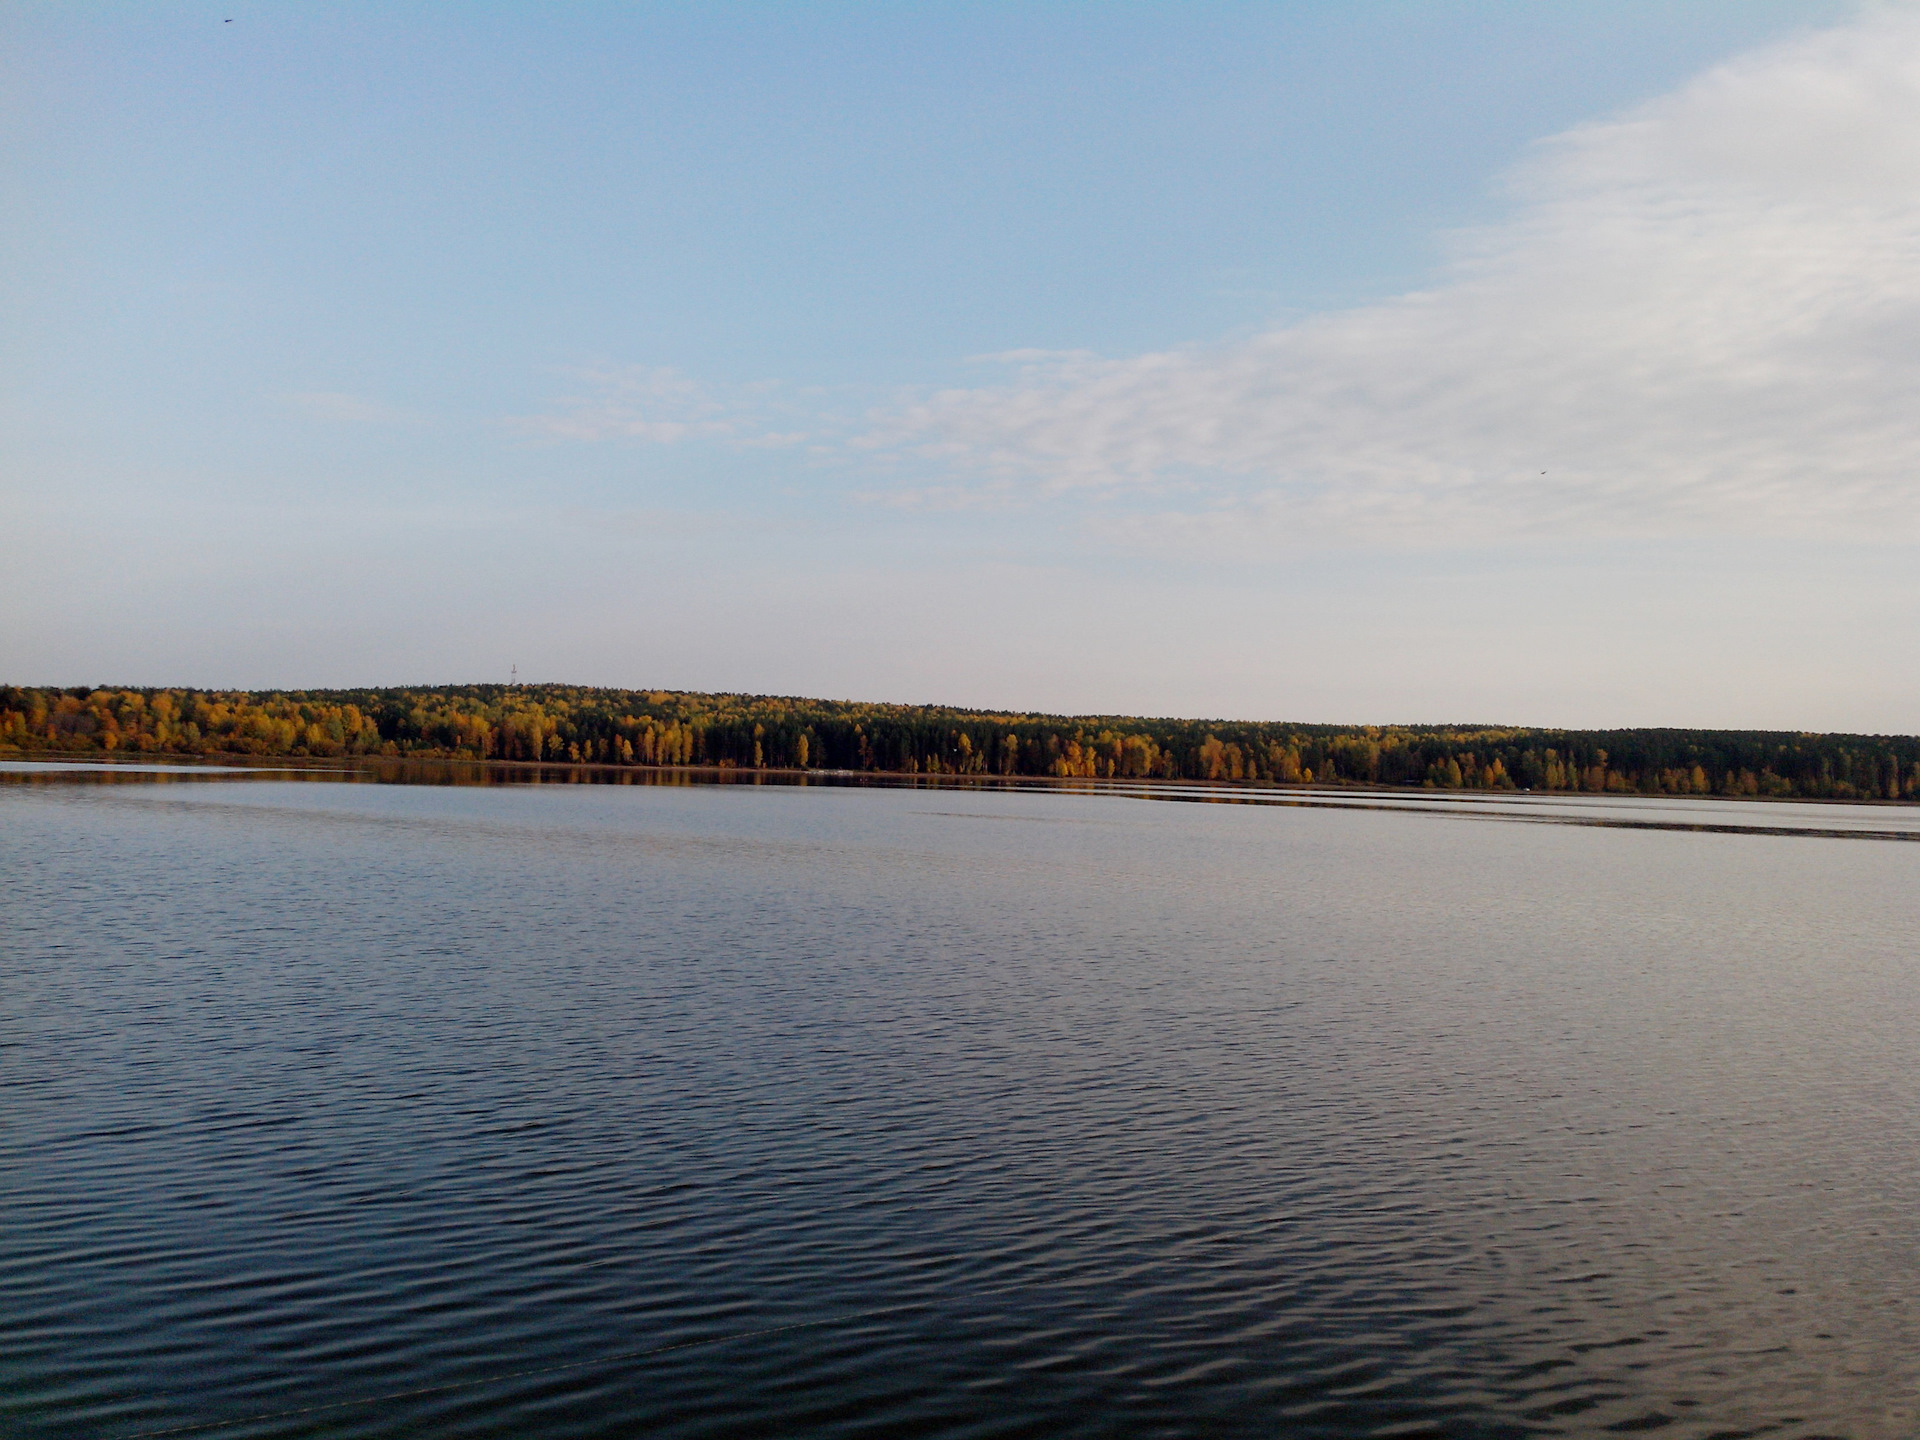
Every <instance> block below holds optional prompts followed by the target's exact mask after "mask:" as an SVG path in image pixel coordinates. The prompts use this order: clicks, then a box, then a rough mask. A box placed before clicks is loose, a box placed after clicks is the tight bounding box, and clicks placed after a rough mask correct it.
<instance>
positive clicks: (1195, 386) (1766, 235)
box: [857, 9, 1920, 546]
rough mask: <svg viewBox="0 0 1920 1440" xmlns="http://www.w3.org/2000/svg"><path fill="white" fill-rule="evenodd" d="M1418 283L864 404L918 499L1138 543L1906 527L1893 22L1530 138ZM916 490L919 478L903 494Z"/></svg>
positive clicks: (1914, 399) (1916, 338)
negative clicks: (1078, 502)
mask: <svg viewBox="0 0 1920 1440" xmlns="http://www.w3.org/2000/svg"><path fill="white" fill-rule="evenodd" d="M1505 188H1506V192H1507V194H1508V196H1509V198H1510V200H1511V208H1510V211H1509V215H1508V218H1507V219H1506V220H1504V221H1503V222H1501V223H1499V224H1497V225H1494V226H1491V227H1488V228H1485V229H1482V230H1479V231H1475V232H1471V233H1466V234H1462V235H1459V236H1456V237H1454V241H1455V248H1454V251H1453V255H1452V258H1451V260H1450V263H1449V266H1448V268H1447V270H1446V272H1445V274H1444V275H1443V277H1442V278H1441V280H1440V282H1439V283H1437V284H1436V285H1435V286H1434V287H1432V288H1431V289H1427V290H1424V291H1421V292H1419V293H1415V294H1408V295H1403V296H1400V297H1397V298H1395V299H1392V300H1389V301H1386V302H1383V303H1378V304H1371V305H1367V306H1363V307H1359V308H1355V309H1348V310H1342V311H1338V312H1331V313H1327V314H1322V315H1319V316H1315V317H1311V318H1309V319H1306V320H1304V321H1302V322H1300V323H1297V324H1290V325H1287V326H1285V327H1284V328H1279V329H1274V330H1271V331H1268V332H1266V333H1263V334H1258V335H1256V336H1254V337H1252V338H1250V339H1246V340H1241V341H1235V342H1231V343H1222V344H1215V345H1195V346H1192V347H1188V348H1183V349H1176V350H1170V351H1165V352H1160V353H1154V354H1145V355H1136V356H1132V357H1127V358H1119V359H1111V358H1101V357H1097V356H1092V355H1086V354H1079V353H1074V354H1046V353H1037V352H1018V353H1015V354H1012V355H1009V356H1005V357H1001V359H1002V362H1003V363H1004V364H1005V365H1006V366H1007V367H1008V370H1009V373H1008V375H1007V378H1006V379H1005V380H1004V381H1002V382H1000V383H996V384H992V385H986V386H980V387H973V388H963V389H953V390H945V391H941V392H938V393H934V394H931V395H927V396H924V397H922V398H920V399H918V400H916V401H913V402H912V403H907V404H903V405H899V406H895V407H893V408H891V409H887V410H884V411H881V412H877V413H876V414H875V415H874V416H873V417H872V419H871V421H870V423H869V425H868V428H867V430H866V433H865V434H864V435H862V436H861V437H859V440H858V442H857V443H858V444H859V445H860V447H861V448H862V449H864V450H865V451H866V452H867V453H868V454H869V455H870V456H872V457H873V458H875V459H876V460H879V461H883V462H886V463H887V464H889V465H890V466H891V467H893V468H894V469H895V471H896V472H900V471H904V472H906V473H909V474H912V475H915V476H918V477H920V482H921V483H920V484H919V486H918V487H917V493H924V494H927V495H930V496H936V497H937V496H942V495H945V496H962V497H971V498H973V499H980V498H983V497H985V498H993V497H998V498H1000V499H1002V500H1011V501H1016V502H1022V503H1024V502H1027V501H1030V500H1032V499H1035V498H1041V497H1049V496H1052V497H1079V498H1085V499H1094V498H1100V499H1104V500H1107V501H1109V502H1114V503H1110V504H1108V505H1105V506H1103V507H1100V508H1099V509H1097V510H1096V514H1098V515H1099V516H1101V517H1103V518H1102V519H1101V520H1100V521H1099V523H1100V524H1101V525H1103V526H1104V527H1105V528H1106V529H1108V530H1109V531H1110V532H1112V533H1116V534H1120V535H1127V536H1132V537H1134V538H1137V539H1141V540H1153V541H1155V542H1156V543H1164V542H1166V541H1168V540H1175V539H1180V538H1183V537H1184V538H1185V539H1188V540H1191V541H1193V542H1195V543H1198V544H1204V545H1208V546H1218V545H1229V546H1233V545H1243V544H1254V545H1260V546H1270V545H1271V544H1272V543H1273V542H1274V541H1275V540H1276V539H1283V538H1288V537H1294V538H1301V539H1335V540H1347V541H1351V540H1362V541H1364V540H1368V539H1376V540H1385V541H1392V542H1407V541H1413V542H1421V541H1428V542H1434V543H1448V544H1457V543H1461V542H1484V541H1491V540H1516V539H1529V538H1531V539H1540V538H1548V539H1565V538H1576V537H1597V536H1647V535H1676V536H1677V535H1686V534H1698V533H1707V534H1715V535H1753V534H1786V535H1795V534H1804V533H1808V532H1810V531H1818V532H1822V533H1829V534H1834V535H1853V536H1860V535H1867V536H1876V537H1887V536H1897V537H1899V538H1903V539H1912V538H1915V537H1916V536H1920V14H1916V12H1915V11H1913V10H1911V9H1900V10H1883V11H1876V12H1874V13H1872V14H1870V15H1868V16H1867V17H1866V18H1864V19H1862V20H1860V21H1858V22H1856V23H1854V24H1851V25H1848V26H1845V27H1842V28H1838V29H1833V30H1828V31H1823V32H1818V33H1813V34H1806V35H1802V36H1799V37H1796V38H1795V39H1793V40H1790V41H1788V42H1785V43H1781V44H1777V45H1774V46H1771V47H1769V48H1766V49H1764V50H1759V51H1755V52H1753V53H1751V54H1748V55H1746V56H1743V57H1740V58H1738V59H1735V60H1733V61H1731V62H1729V63H1727V64H1724V65H1721V66H1719V67H1717V68H1715V69H1712V70H1710V71H1708V72H1706V73H1704V74H1702V75H1701V76H1699V77H1697V78H1696V79H1695V80H1693V81H1692V82H1690V83H1689V84H1687V85H1686V86H1684V87H1683V88H1681V89H1680V90H1678V91H1677V92H1675V93H1672V94H1670V95H1668V96H1665V97H1663V98H1661V99H1658V100H1656V101H1653V102H1651V103H1649V104H1646V105H1643V106H1641V107H1639V108H1637V109H1634V110H1631V111H1629V112H1626V113H1624V114H1622V115H1619V116H1617V117H1615V118H1613V119H1610V120H1606V121H1603V122H1599V123H1594V124H1590V125H1585V126H1581V127H1579V128H1577V129H1574V130H1572V131H1569V132H1568V133H1566V134H1563V135H1560V136H1557V137H1555V138H1553V139H1551V140H1548V141H1545V142H1543V143H1541V144H1540V145H1539V146H1537V147H1536V148H1535V150H1534V151H1533V153H1531V154H1530V155H1529V156H1528V157H1527V158H1526V160H1525V161H1524V163H1522V164H1521V165H1520V166H1519V167H1518V168H1517V169H1516V170H1515V171H1514V173H1512V174H1511V175H1510V176H1508V177H1507V179H1506V182H1505ZM909 488H914V487H909Z"/></svg>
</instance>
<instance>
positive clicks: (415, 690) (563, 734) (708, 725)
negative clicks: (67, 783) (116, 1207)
mask: <svg viewBox="0 0 1920 1440" xmlns="http://www.w3.org/2000/svg"><path fill="white" fill-rule="evenodd" d="M0 753H6V754H12V755H33V754H40V755H65V756H83V755H103V754H104V755H121V756H125V755H147V756H156V757H157V756H165V755H183V756H223V755H224V756H254V757H315V758H321V757H341V758H348V757H357V756H415V757H433V758H443V759H454V760H491V761H541V762H550V763H559V764H578V765H613V766H650V767H673V766H707V767H718V768H723V769H751V770H832V771H855V772H870V773H893V774H908V775H979V776H1051V777H1058V778H1071V777H1083V778H1093V779H1141V780H1149V779H1154V780H1183V781H1211V782H1218V783H1224V784H1238V785H1251V786H1271V785H1304V784H1354V785H1395V786H1427V787H1435V788H1439V789H1445V790H1468V789H1480V790H1511V789H1530V790H1561V791H1588V792H1607V791H1614V792H1622V793H1631V794H1643V795H1646V794H1692V795H1767V796H1780V797H1803V798H1820V799H1848V800H1859V799H1884V800H1895V799H1920V737H1914V736H1906V735H1816V734H1797V733H1792V732H1783V731H1759V730H1755V731H1729V730H1675V729H1638V730H1590V731H1576V730H1542V729H1522V728H1515V727H1506V726H1478V725H1308V724H1294V723H1289V722H1276V721H1238V720H1178V719H1149V718H1142V717H1139V716H1126V715H1075V716H1068V715H1040V714H1024V713H1018V712H1003V711H991V710H962V709H954V708H950V707H946V706H938V705H883V704H873V703H866V702H858V701H844V700H806V699H797V698H793V697H787V696H772V695H709V694H700V693H694V692H688V691H669V690H609V689H597V688H591V687H585V686H573V685H517V686H507V685H438V686H418V687H400V688H393V689H378V690H276V691H216V690H192V689H136V688H106V689H86V688H79V689H64V690H63V689H35V688H27V687H19V686H0Z"/></svg>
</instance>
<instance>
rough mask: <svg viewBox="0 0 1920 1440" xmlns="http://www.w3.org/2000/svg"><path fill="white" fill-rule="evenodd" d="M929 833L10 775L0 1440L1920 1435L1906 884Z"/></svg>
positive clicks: (1575, 848)
mask: <svg viewBox="0 0 1920 1440" xmlns="http://www.w3.org/2000/svg"><path fill="white" fill-rule="evenodd" d="M928 798H929V797H927V796H926V795H925V794H923V793H918V792H913V791H898V792H887V791H866V790H846V791H833V790H828V791H815V790H809V791H806V792H791V791H790V792H786V793H769V792H766V791H762V790H755V789H749V788H745V787H730V788H726V789H720V788H713V789H706V790H702V789H698V788H687V789H643V788H625V787H623V788H619V789H608V790H601V791H593V790H588V789H584V788H566V789H536V788H531V787H529V788H513V787H495V788H488V789H484V790H456V789H442V788H432V789H428V788H421V789H413V788H406V787H368V786H356V785H330V784H321V783H314V782H313V780H312V779H311V778H307V779H303V780H301V781H299V782H297V783H296V782H294V781H291V780H288V781H262V780H260V779H257V778H253V779H248V780H247V781H246V782H245V783H242V784H236V783H227V782H222V781H218V780H209V781H207V782H204V783H197V784H189V783H182V782H179V781H178V780H169V783H165V784H160V783H152V784H141V783H118V784H114V785H112V786H100V785H79V784H72V785H61V784H53V783H36V784H34V785H31V786H25V785H22V786H11V787H0V864H3V866H4V873H5V874H6V875H7V876H8V881H9V888H8V892H7V900H6V916H5V918H6V924H5V925H4V927H0V1047H3V1048H0V1065H4V1067H5V1074H6V1077H7V1104H6V1109H5V1114H4V1120H5V1124H4V1128H0V1206H4V1214H5V1216H6V1224H5V1225H4V1226H3V1227H0V1377H3V1379H4V1383H3V1384H0V1428H4V1429H5V1430H6V1431H7V1432H8V1433H13V1434H20V1435H22V1436H28V1437H36V1440H38V1437H47V1440H52V1437H79V1436H88V1437H106V1440H131V1437H133V1436H136V1435H152V1434H155V1433H156V1432H175V1433H180V1434H187V1433H205V1434H209V1435H222V1436H254V1437H281V1436H289V1437H290V1436H316V1435H326V1436H341V1437H347V1436H368V1437H391V1436H400V1435H410V1436H411V1435H422V1434H431V1435H446V1436H493V1435H501V1436H505V1435H514V1436H530V1435H531V1436H543V1437H546V1436H551V1437H572V1436H580V1437H605V1436H615V1435H633V1434H640V1433H646V1434H649V1435H655V1434H658V1435H666V1436H721V1435H742V1434H756V1433H779V1434H817V1435H847V1436H853V1435H873V1434H924V1435H950V1436H955V1437H959V1436H968V1437H973V1436H1001V1435H1005V1436H1015V1435H1020V1436H1026V1435H1042V1434H1044V1435H1047V1436H1056V1435H1067V1436H1072V1435H1087V1436H1095V1435H1123V1434H1124V1435H1129V1436H1132V1435H1142V1434H1144V1435H1156V1434H1158V1435H1230V1434H1247V1435H1254V1434H1260V1435H1266V1434H1273V1433H1284V1434H1289V1435H1303V1436H1329V1437H1332V1436H1353V1435H1388V1434H1393V1435H1402V1434H1422V1433H1426V1434H1446V1435H1483V1436H1507V1435H1515V1436H1518V1435H1536V1434H1569V1435H1575V1434H1578V1435H1586V1434H1598V1433H1621V1434H1630V1433H1635V1432H1637V1431H1640V1430H1656V1429H1657V1430H1660V1431H1661V1432H1662V1433H1663V1434H1667V1435H1674V1436H1696V1437H1704V1436H1708V1435H1731V1434H1736V1433H1743V1434H1744V1433H1750V1434H1769V1435H1773V1434H1777V1435H1796V1436H1811V1435H1815V1434H1846V1435H1850V1436H1857V1437H1877V1436H1894V1435H1910V1434H1912V1433H1914V1431H1915V1429H1916V1427H1917V1425H1920V1421H1916V1415H1917V1414H1920V1408H1917V1406H1916V1382H1917V1381H1920V1361H1916V1360H1915V1358H1914V1357H1915V1356H1916V1355H1920V1346H1916V1344H1915V1343H1914V1342H1915V1340H1916V1338H1920V1337H1916V1335H1915V1333H1914V1331H1915V1325H1914V1321H1913V1318H1912V1316H1911V1314H1910V1310H1911V1305H1910V1302H1909V1300H1908V1298H1907V1297H1908V1295H1909V1294H1910V1293H1911V1292H1912V1291H1913V1289H1914V1287H1913V1284H1912V1281H1913V1280H1914V1279H1915V1255H1916V1253H1917V1252H1916V1248H1915V1240H1916V1238H1917V1236H1916V1230H1917V1229H1920V1218H1916V1217H1920V1207H1917V1206H1916V1205H1915V1203H1914V1202H1915V1200H1916V1199H1920V1196H1916V1195H1915V1193H1914V1191H1915V1190H1916V1188H1917V1187H1920V1167H1916V1165H1915V1163H1914V1162H1915V1159H1916V1143H1915V1142H1916V1139H1920V1096H1916V1094H1915V1092H1914V1088H1913V1087H1912V1085H1911V1083H1910V1081H1909V1080H1908V1063H1909V1057H1910V1056H1911V1055H1912V1054H1913V1053H1914V1049H1915V1042H1916V1040H1920V977H1917V976H1916V974H1915V967H1914V966H1913V965H1912V964H1911V958H1910V949H1911V946H1910V941H1909V938H1908V937H1910V936H1911V935H1912V934H1913V933H1916V929H1920V926H1917V925H1916V922H1917V921H1920V914H1917V913H1916V911H1920V885H1916V884H1915V883H1914V881H1915V879H1916V876H1915V874H1914V870H1915V867H1916V866H1920V849H1916V848H1915V847H1912V846H1910V845H1904V844H1871V843H1867V844H1863V843H1859V840H1858V839H1857V838H1854V839H1841V838H1831V837H1829V838H1822V837H1818V836H1801V837H1796V838H1793V839H1790V840H1789V839H1782V838H1780V837H1777V836H1765V837H1757V836H1749V835H1737V834H1725V833H1713V832H1708V831H1699V830H1694V831H1688V830H1684V829H1681V830H1672V829H1665V830H1663V829H1646V828H1636V827H1638V826H1639V824H1640V821H1641V820H1643V819H1655V820H1659V819H1660V816H1657V815H1654V814H1653V812H1652V811H1651V810H1649V811H1648V812H1647V813H1646V814H1645V815H1643V814H1642V813H1641V812H1640V811H1638V810H1635V808H1634V807H1633V805H1632V804H1631V803H1630V802H1609V810H1608V813H1607V815H1606V816H1599V817H1596V816H1593V815H1584V813H1583V815H1582V816H1579V817H1576V818H1582V819H1583V821H1590V820H1592V819H1594V818H1605V819H1624V820H1625V821H1628V822H1631V824H1629V825H1628V826H1627V827H1626V828H1619V827H1610V826H1604V825H1596V824H1592V823H1581V824H1577V825H1542V824H1537V823H1533V822H1534V820H1536V819H1537V818H1539V815H1540V813H1541V812H1540V811H1539V809H1538V807H1537V806H1536V807H1534V808H1533V809H1531V810H1529V809H1526V807H1525V806H1524V805H1523V804H1516V805H1515V806H1513V807H1510V808H1513V809H1515V810H1516V812H1517V813H1516V817H1515V818H1516V821H1517V823H1508V824H1502V823H1483V822H1476V823H1463V822H1459V823H1456V822H1450V821H1449V820H1448V819H1447V818H1446V817H1445V816H1444V815H1434V814H1430V813H1426V812H1425V811H1415V812H1413V813H1395V810H1394V808H1393V807H1392V806H1386V807H1384V808H1383V807H1375V808H1354V807H1353V806H1347V807H1345V808H1342V807H1338V806H1331V807H1327V806H1323V807H1298V806H1293V807H1289V806H1268V807H1256V806H1232V807H1223V806H1211V805H1206V806H1203V805H1182V804H1158V805H1142V804H1140V803H1138V802H1136V801H1130V800H1128V799H1126V798H1122V797H1117V796H1102V795H1048V794H979V795H975V794H966V793H944V794H942V795H941V796H940V797H939V801H938V806H937V808H935V807H932V806H930V805H929V803H928ZM1402 808H1404V807H1402ZM1820 808H1821V811H1822V816H1823V820H1822V826H1821V827H1820V828H1823V829H1829V830H1835V831H1840V830H1844V829H1846V828H1847V827H1848V826H1849V825H1853V824H1854V820H1853V817H1851V816H1847V815H1839V816H1838V818H1837V819H1836V818H1834V816H1833V815H1832V814H1829V813H1828V812H1833V811H1835V807H1820ZM1616 810H1617V811H1620V812H1622V813H1621V814H1619V815H1615V814H1614V813H1613V812H1614V811H1616ZM1519 812H1524V813H1519ZM1476 813H1477V814H1481V815H1485V814H1488V813H1493V812H1490V811H1488V810H1486V809H1485V807H1482V809H1481V810H1480V811H1478V812H1476ZM1885 813H1886V812H1875V814H1876V819H1875V825H1876V826H1878V827H1879V828H1882V829H1884V828H1887V827H1888V825H1890V824H1892V822H1891V821H1889V820H1887V819H1886V818H1885ZM1671 818H1672V817H1667V819H1671ZM999 819H1020V820H1029V821H1035V820H1037V821H1045V822H1047V823H1044V824H1022V825H1011V824H1010V825H998V824H984V823H968V822H973V821H993V820H999ZM1682 819H1683V820H1685V819H1686V817H1682ZM1661 823H1663V824H1664V823H1666V821H1665V820H1662V821H1661ZM1688 823H1691V822H1690V821H1689V822H1688ZM1856 828H1858V827H1856Z"/></svg>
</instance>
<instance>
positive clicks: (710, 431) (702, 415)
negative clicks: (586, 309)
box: [512, 365, 737, 445]
mask: <svg viewBox="0 0 1920 1440" xmlns="http://www.w3.org/2000/svg"><path fill="white" fill-rule="evenodd" d="M575 380H576V384H577V386H578V388H577V390H576V392H575V393H574V394H572V395H566V396H562V397H560V398H559V399H557V400H555V401H554V402H553V404H552V405H551V407H550V408H549V409H548V410H547V412H546V413H544V414H541V415H527V416H517V417H515V418H514V420H513V421H512V424H513V425H514V427H515V428H516V429H519V430H522V431H525V432H527V433H529V434H536V435H547V436H551V437H553V438H555V439H560V440H616V439H617V440H645V441H651V442H653V443H655V444H660V445H671V444H674V443H676V442H678V441H681V440H694V439H701V438H714V437H721V436H732V435H734V434H735V433H736V429H737V422H736V421H735V420H734V419H733V418H732V417H730V416H729V415H728V413H727V410H726V407H725V406H723V405H722V404H721V403H720V402H719V401H718V400H716V399H714V398H713V396H712V395H710V394H709V393H708V392H707V390H706V389H705V387H703V386H702V385H700V384H699V383H698V382H697V381H695V380H692V379H689V378H688V377H687V376H685V375H683V374H681V373H680V372H679V371H678V370H675V369H672V368H670V367H667V366H644V365H604V366H598V367H595V368H592V369H585V370H580V371H578V372H576V375H575Z"/></svg>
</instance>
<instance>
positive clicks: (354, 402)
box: [283, 390, 426, 425]
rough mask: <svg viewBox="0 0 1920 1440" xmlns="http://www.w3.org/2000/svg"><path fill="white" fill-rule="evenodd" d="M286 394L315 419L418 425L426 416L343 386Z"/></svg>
mask: <svg viewBox="0 0 1920 1440" xmlns="http://www.w3.org/2000/svg"><path fill="white" fill-rule="evenodd" d="M283 398H284V399H285V400H286V401H287V403H288V404H290V405H293V406H295V407H296V408H298V409H300V410H304V411H305V412H306V413H307V414H309V415H311V416H314V417H315V418H316V419H320V420H331V421H333V422H335V423H336V424H341V425H419V424H422V423H424V422H425V420H426V417H425V416H423V415H421V414H420V413H419V412H418V411H417V410H403V409H400V408H399V407H397V406H393V405H386V404H383V403H381V402H380V401H378V400H369V399H368V398H367V397H366V396H364V395H349V394H347V393H346V392H344V391H340V390H302V391H298V392H296V393H294V394H291V395H287V396H285V397H283Z"/></svg>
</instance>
